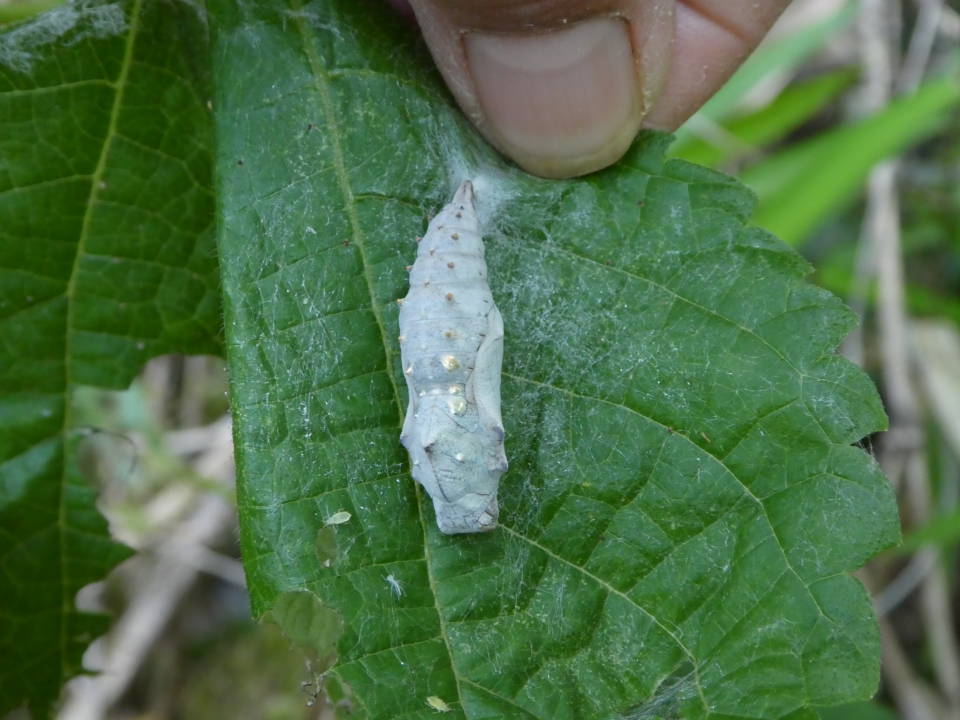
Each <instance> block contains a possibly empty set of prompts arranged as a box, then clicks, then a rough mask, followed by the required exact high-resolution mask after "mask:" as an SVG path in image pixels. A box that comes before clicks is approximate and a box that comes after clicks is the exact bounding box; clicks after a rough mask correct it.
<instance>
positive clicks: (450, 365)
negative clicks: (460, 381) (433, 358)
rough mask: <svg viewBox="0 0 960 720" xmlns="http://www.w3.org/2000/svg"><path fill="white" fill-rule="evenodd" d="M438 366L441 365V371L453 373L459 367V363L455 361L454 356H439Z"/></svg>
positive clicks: (455, 357)
mask: <svg viewBox="0 0 960 720" xmlns="http://www.w3.org/2000/svg"><path fill="white" fill-rule="evenodd" d="M440 364H441V365H443V369H444V370H446V371H447V372H453V371H454V370H456V369H457V368H459V367H460V361H459V360H457V356H456V355H441V356H440Z"/></svg>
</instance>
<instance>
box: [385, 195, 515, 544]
mask: <svg viewBox="0 0 960 720" xmlns="http://www.w3.org/2000/svg"><path fill="white" fill-rule="evenodd" d="M483 255H484V250H483V239H482V238H481V236H480V232H479V222H478V220H477V212H476V207H475V205H474V196H473V185H472V184H471V183H470V182H469V181H467V182H464V183H463V184H462V185H461V186H460V189H459V190H457V192H456V194H455V195H454V197H453V201H452V202H451V203H450V204H449V205H447V206H446V207H444V208H443V209H442V210H441V211H440V213H439V214H438V215H437V216H436V217H435V218H434V219H433V220H432V221H431V223H430V226H429V228H428V229H427V234H426V235H425V236H424V237H423V239H422V240H421V241H420V247H419V248H418V250H417V259H416V261H415V262H414V264H413V265H412V266H411V268H410V291H409V293H407V296H406V297H405V298H403V300H402V302H400V356H401V360H402V363H403V368H404V377H405V378H406V380H407V390H408V391H409V395H410V404H409V406H408V407H407V415H406V418H405V420H404V423H403V431H402V432H401V434H400V442H401V443H403V446H404V447H405V448H407V451H408V452H409V453H410V461H411V464H412V466H413V467H412V473H413V477H414V479H415V480H416V481H417V482H419V483H420V484H421V485H423V487H424V489H425V490H426V491H427V493H428V494H429V495H430V497H431V499H432V500H433V507H434V510H435V511H436V514H437V526H438V527H439V528H440V530H441V532H444V533H447V534H455V533H474V532H485V531H489V530H493V529H494V528H495V527H496V526H497V517H498V515H499V508H498V506H497V487H498V485H499V483H500V476H501V475H503V473H504V472H506V470H507V456H506V454H505V453H504V449H503V421H502V420H501V418H500V367H501V365H502V363H503V319H502V318H501V317H500V311H499V310H497V306H496V305H495V304H494V302H493V295H492V294H491V292H490V286H489V284H488V283H487V264H486V262H485V261H484V257H483Z"/></svg>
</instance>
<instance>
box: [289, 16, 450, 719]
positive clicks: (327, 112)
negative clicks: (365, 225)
mask: <svg viewBox="0 0 960 720" xmlns="http://www.w3.org/2000/svg"><path fill="white" fill-rule="evenodd" d="M291 7H292V9H293V10H294V12H293V17H294V22H295V23H296V26H297V31H298V32H299V34H300V37H301V40H302V45H303V51H304V53H305V54H306V56H307V62H308V63H309V65H310V70H311V74H312V76H313V80H314V90H315V93H314V96H315V97H316V98H317V99H318V100H319V104H320V107H319V108H318V110H319V111H320V113H321V114H322V115H323V116H324V118H325V120H326V125H327V130H328V138H329V140H330V147H331V153H332V155H333V165H334V172H335V174H336V178H337V184H338V185H339V187H340V192H341V195H342V197H343V203H344V208H345V210H346V213H347V219H348V221H349V223H350V230H351V235H352V241H353V243H354V244H355V246H356V248H357V251H358V253H359V255H360V263H361V265H362V267H363V276H364V281H365V282H366V286H367V293H368V295H369V297H370V309H371V312H372V313H373V317H374V319H375V321H376V323H377V327H378V329H379V331H380V341H381V344H382V345H383V353H384V362H385V365H386V374H387V378H388V380H389V381H390V386H391V387H392V388H393V397H394V401H395V402H396V406H397V413H398V415H399V417H401V418H402V416H403V403H402V401H401V399H400V388H399V387H398V385H397V381H396V379H395V378H394V376H393V365H392V352H391V350H390V343H389V342H388V340H387V330H386V323H385V321H384V318H383V314H382V313H381V311H380V308H379V303H378V302H377V296H376V293H375V292H374V278H373V272H372V270H371V267H370V262H369V259H368V257H367V251H366V238H365V237H364V234H363V230H362V229H361V227H360V220H359V217H358V216H357V211H356V206H355V203H354V196H353V188H352V187H351V186H350V178H349V176H348V174H347V168H346V162H345V160H344V155H343V147H342V145H341V142H340V128H339V126H338V124H337V119H336V115H335V113H334V107H333V101H332V99H331V97H330V86H329V77H328V75H327V70H326V68H325V67H324V66H323V64H322V63H321V62H320V58H319V57H318V56H317V53H316V49H315V48H314V46H313V43H312V42H311V39H312V35H311V33H310V31H309V28H308V26H307V24H306V21H305V18H304V14H303V12H302V9H303V6H302V5H301V4H300V2H299V0H292V2H291ZM414 495H415V496H416V499H417V513H418V515H419V516H420V527H421V529H422V531H423V554H424V557H423V560H424V565H425V567H426V571H427V581H428V582H429V584H430V592H431V595H432V597H433V598H434V607H435V608H436V611H437V620H438V622H439V625H440V637H441V638H442V640H443V646H444V648H445V650H446V653H447V660H448V662H449V664H450V671H451V673H453V679H454V682H455V683H456V687H457V701H458V703H459V704H460V707H461V709H462V708H463V691H462V690H461V679H460V673H459V672H458V670H457V667H456V665H455V663H454V659H453V658H454V656H453V651H452V649H451V647H450V640H449V633H448V631H447V621H446V618H445V617H444V614H443V611H442V609H441V608H440V606H439V604H438V603H437V597H438V594H437V588H436V578H434V576H433V564H432V562H431V557H430V549H429V544H428V539H427V522H429V518H427V516H426V512H425V511H424V501H423V493H421V492H419V490H416V489H415V491H414ZM464 715H466V713H465V711H464Z"/></svg>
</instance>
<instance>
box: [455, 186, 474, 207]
mask: <svg viewBox="0 0 960 720" xmlns="http://www.w3.org/2000/svg"><path fill="white" fill-rule="evenodd" d="M453 202H455V203H461V204H463V205H467V206H469V207H473V202H474V200H473V183H472V182H470V181H469V180H464V181H463V183H462V184H461V185H460V188H459V189H458V190H457V192H456V194H455V195H454V196H453Z"/></svg>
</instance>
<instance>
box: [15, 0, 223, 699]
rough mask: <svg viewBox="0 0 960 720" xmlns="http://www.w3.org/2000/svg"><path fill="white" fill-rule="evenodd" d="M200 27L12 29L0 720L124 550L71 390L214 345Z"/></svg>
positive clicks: (76, 644) (110, 12) (110, 21)
mask: <svg viewBox="0 0 960 720" xmlns="http://www.w3.org/2000/svg"><path fill="white" fill-rule="evenodd" d="M207 57H208V56H207V45H206V29H205V25H204V23H203V21H202V17H201V16H199V15H198V14H197V10H196V9H194V8H191V7H189V6H188V5H186V4H183V3H170V2H159V1H157V0H144V2H139V1H137V2H122V3H85V4H80V5H71V6H65V7H62V8H59V9H57V10H54V11H52V12H50V13H47V14H45V15H43V16H40V17H39V18H37V19H35V20H34V21H32V22H29V23H26V24H22V25H19V26H17V27H14V28H11V29H8V30H6V31H5V32H4V33H3V34H2V35H0V714H3V713H5V712H6V711H7V710H9V709H10V708H12V707H15V706H18V705H20V704H23V703H26V704H28V705H29V707H30V708H31V710H32V711H33V714H34V716H35V717H46V716H47V715H49V713H50V712H51V707H52V704H53V702H54V701H55V700H56V698H57V696H58V694H59V691H60V687H61V685H62V684H63V682H64V681H65V680H66V679H67V678H69V677H71V676H72V675H75V674H76V673H77V672H79V671H80V659H81V655H82V653H83V650H84V649H85V648H86V646H87V645H88V644H89V642H90V641H91V640H92V639H93V638H94V637H96V636H97V635H100V634H101V633H103V631H104V630H105V629H106V618H104V617H103V616H101V615H96V614H92V613H83V612H78V611H77V610H76V606H75V603H74V597H75V595H76V593H77V591H78V590H79V589H80V588H81V587H83V586H84V585H87V584H88V583H90V582H93V581H95V580H99V579H101V578H102V577H103V576H104V575H105V574H106V572H107V571H108V570H109V569H110V568H111V567H113V566H114V565H115V564H116V563H117V562H118V561H119V560H121V559H123V558H124V557H126V555H127V550H126V549H125V548H124V547H122V546H120V545H118V544H116V543H114V542H113V541H112V540H110V538H109V535H108V533H107V528H106V523H105V522H104V519H103V517H102V516H101V515H100V513H99V512H98V511H97V509H96V507H95V504H94V501H95V492H94V489H93V488H92V487H91V486H90V484H89V482H88V480H87V479H86V478H85V477H83V475H82V474H81V473H80V472H79V469H78V467H77V464H76V462H75V460H74V453H73V451H74V449H75V447H76V445H77V444H78V443H81V442H83V438H84V436H85V435H86V434H87V432H85V431H89V428H87V429H83V428H76V427H74V423H73V420H72V414H71V403H70V399H71V392H72V390H73V388H74V387H75V386H76V385H77V384H91V385H99V386H101V387H107V388H123V387H126V386H127V385H128V384H129V383H130V380H131V379H132V378H133V376H134V375H135V374H136V373H137V372H138V371H139V369H140V368H141V366H142V365H143V363H144V361H145V360H146V359H147V358H149V357H151V356H154V355H159V354H162V353H168V352H174V351H183V352H193V353H204V352H219V350H220V347H221V343H220V340H219V336H220V330H221V320H220V309H219V300H218V285H219V283H218V276H217V263H216V253H215V244H214V234H213V222H212V221H213V217H214V211H213V207H214V203H213V191H212V183H211V169H212V162H211V161H212V156H211V153H210V144H211V143H210V137H211V132H210V131H211V123H210V119H209V112H208V110H207V108H206V101H207V98H208V97H209V95H208V93H207V79H206V76H205V69H206V67H207Z"/></svg>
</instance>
